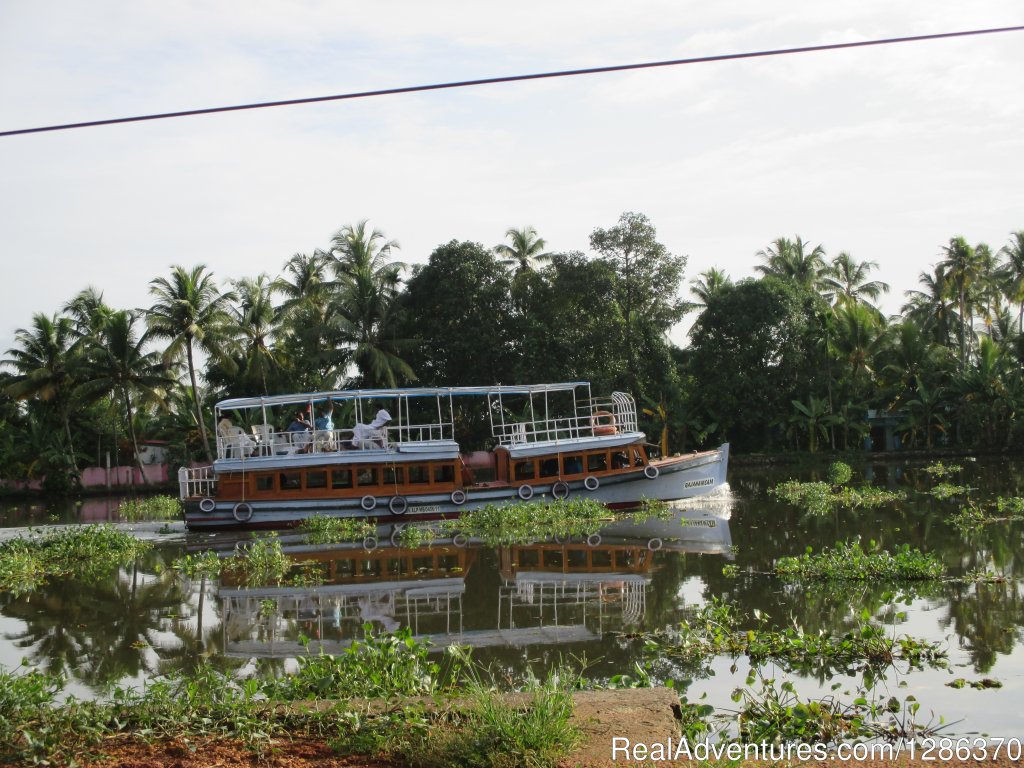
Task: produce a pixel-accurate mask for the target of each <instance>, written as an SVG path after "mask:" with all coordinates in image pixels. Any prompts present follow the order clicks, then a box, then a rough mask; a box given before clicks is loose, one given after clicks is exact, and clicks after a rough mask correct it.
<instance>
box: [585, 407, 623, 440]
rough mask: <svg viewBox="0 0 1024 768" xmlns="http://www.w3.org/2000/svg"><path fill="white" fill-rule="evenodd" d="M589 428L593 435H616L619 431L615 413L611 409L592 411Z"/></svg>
mask: <svg viewBox="0 0 1024 768" xmlns="http://www.w3.org/2000/svg"><path fill="white" fill-rule="evenodd" d="M590 428H591V429H592V430H593V431H594V434H595V435H617V434H618V433H619V426H618V423H617V422H616V421H615V414H614V413H612V412H611V411H594V413H593V414H592V415H591V417H590Z"/></svg>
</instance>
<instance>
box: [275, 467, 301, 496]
mask: <svg viewBox="0 0 1024 768" xmlns="http://www.w3.org/2000/svg"><path fill="white" fill-rule="evenodd" d="M280 479H281V486H280V487H281V490H282V491H297V490H299V489H300V488H302V473H301V472H282V473H281V474H280Z"/></svg>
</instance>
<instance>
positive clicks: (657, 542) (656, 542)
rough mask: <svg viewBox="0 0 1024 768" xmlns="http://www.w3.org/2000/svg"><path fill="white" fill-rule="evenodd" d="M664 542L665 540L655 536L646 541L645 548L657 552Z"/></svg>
mask: <svg viewBox="0 0 1024 768" xmlns="http://www.w3.org/2000/svg"><path fill="white" fill-rule="evenodd" d="M664 543H665V542H663V541H662V540H661V539H659V538H658V537H657V536H655V537H654V538H653V539H651V540H650V541H648V542H647V548H648V549H649V550H651V552H657V551H658V550H659V549H661V548H662V546H664Z"/></svg>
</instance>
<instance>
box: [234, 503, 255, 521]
mask: <svg viewBox="0 0 1024 768" xmlns="http://www.w3.org/2000/svg"><path fill="white" fill-rule="evenodd" d="M231 514H232V516H233V517H234V518H235V520H237V521H238V522H240V523H247V522H249V521H250V520H251V519H252V507H251V506H249V505H248V504H247V503H246V502H244V501H240V502H238V503H237V504H235V508H234V509H233V510H231Z"/></svg>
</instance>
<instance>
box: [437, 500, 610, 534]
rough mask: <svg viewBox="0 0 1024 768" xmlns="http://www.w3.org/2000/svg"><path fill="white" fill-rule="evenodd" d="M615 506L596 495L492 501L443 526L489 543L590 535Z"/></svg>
mask: <svg viewBox="0 0 1024 768" xmlns="http://www.w3.org/2000/svg"><path fill="white" fill-rule="evenodd" d="M614 519H615V517H614V515H613V513H612V512H611V510H609V509H608V508H607V507H606V506H604V505H603V504H601V503H599V502H597V501H594V500H592V499H585V498H574V499H564V500H560V501H559V500H553V501H531V502H525V503H522V504H512V505H509V506H497V505H494V504H488V505H487V506H485V507H481V508H479V509H472V510H470V511H468V512H466V513H464V514H463V515H462V516H461V517H459V518H457V519H452V520H443V521H441V523H440V525H439V526H438V527H439V530H441V531H445V532H448V533H462V534H464V535H465V536H469V537H471V538H478V539H481V540H483V542H484V543H485V544H487V545H488V546H500V545H505V544H514V543H519V542H527V541H542V540H545V539H548V538H551V537H556V538H561V537H568V536H588V535H590V534H592V533H596V532H597V531H599V530H600V529H601V528H602V527H603V526H604V525H607V524H608V523H609V522H611V521H612V520H614Z"/></svg>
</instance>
